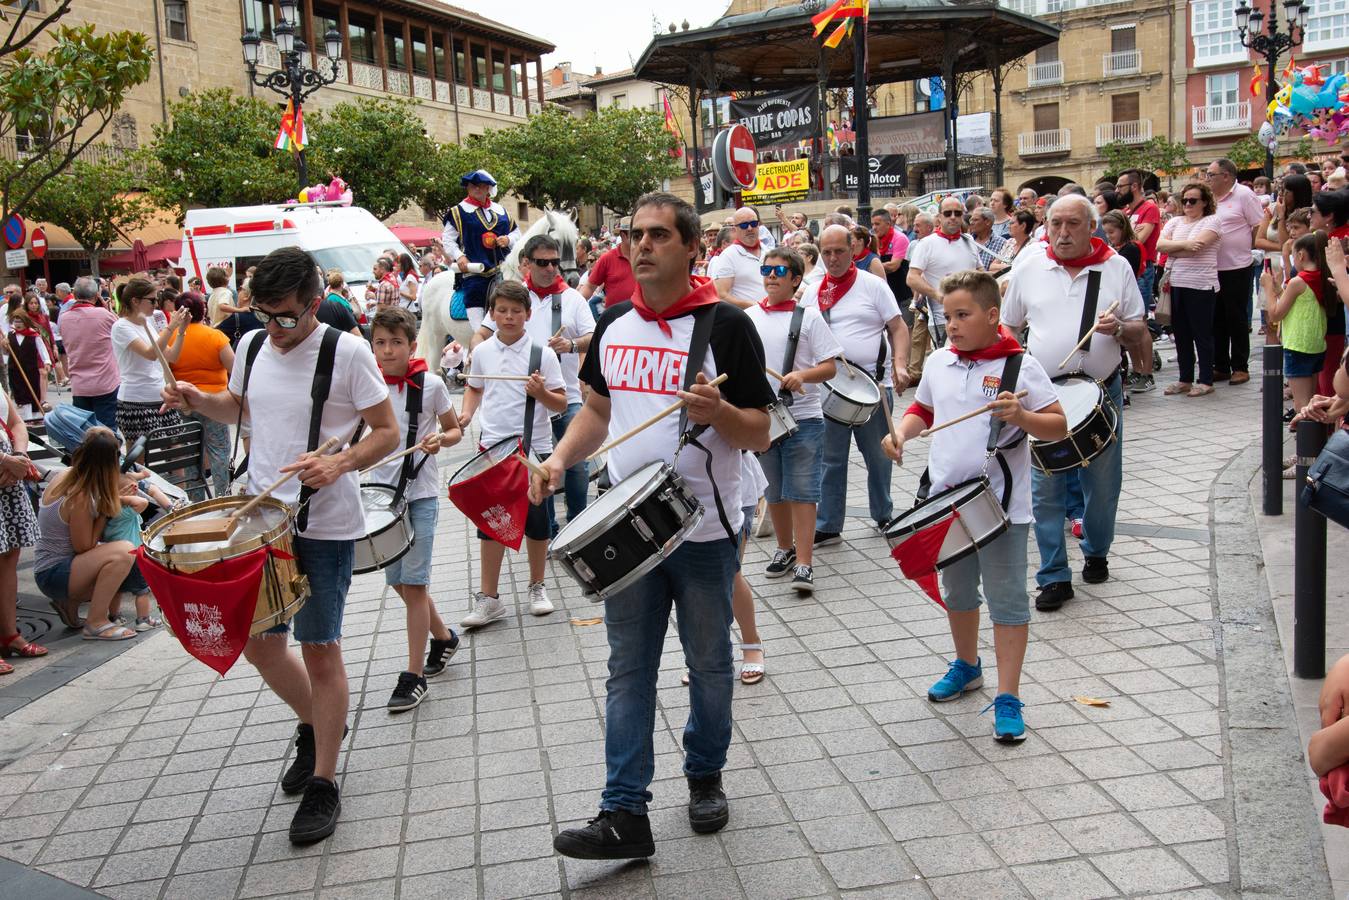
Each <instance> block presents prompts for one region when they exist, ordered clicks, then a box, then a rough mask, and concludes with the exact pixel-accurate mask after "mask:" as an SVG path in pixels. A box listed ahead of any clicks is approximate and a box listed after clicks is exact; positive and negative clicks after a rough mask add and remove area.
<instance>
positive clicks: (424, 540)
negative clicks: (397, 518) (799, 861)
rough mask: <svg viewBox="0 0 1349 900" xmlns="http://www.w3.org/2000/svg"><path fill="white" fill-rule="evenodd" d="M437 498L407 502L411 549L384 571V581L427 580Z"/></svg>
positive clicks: (436, 513) (412, 582)
mask: <svg viewBox="0 0 1349 900" xmlns="http://www.w3.org/2000/svg"><path fill="white" fill-rule="evenodd" d="M439 512H440V498H438V497H423V498H421V499H420V500H413V501H411V502H409V503H408V513H407V515H408V524H410V525H411V526H412V549H411V550H409V551H408V552H407V553H405V554H404V555H403V558H402V559H400V560H398V561H397V562H395V563H394V564H393V565H391V566H389V567H388V568H387V569H385V570H384V583H385V584H412V585H420V586H425V585H429V584H430V583H431V548H432V547H433V546H435V542H436V519H437V517H438V516H439Z"/></svg>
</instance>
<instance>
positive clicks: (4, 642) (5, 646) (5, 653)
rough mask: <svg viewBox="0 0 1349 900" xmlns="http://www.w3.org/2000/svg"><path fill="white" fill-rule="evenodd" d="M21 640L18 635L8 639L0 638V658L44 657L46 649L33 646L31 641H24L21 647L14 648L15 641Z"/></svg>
mask: <svg viewBox="0 0 1349 900" xmlns="http://www.w3.org/2000/svg"><path fill="white" fill-rule="evenodd" d="M22 640H23V638H22V637H21V636H19V635H18V634H11V635H10V636H9V637H0V657H5V658H8V657H11V656H22V657H24V658H26V659H33V658H35V657H38V656H46V655H47V648H46V647H43V646H41V645H40V644H34V643H32V642H31V641H24V644H23V646H22V647H15V646H14V642H15V641H22Z"/></svg>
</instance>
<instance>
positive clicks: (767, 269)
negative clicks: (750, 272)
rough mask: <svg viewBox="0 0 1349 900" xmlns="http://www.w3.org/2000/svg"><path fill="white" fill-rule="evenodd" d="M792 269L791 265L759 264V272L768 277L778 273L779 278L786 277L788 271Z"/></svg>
mask: <svg viewBox="0 0 1349 900" xmlns="http://www.w3.org/2000/svg"><path fill="white" fill-rule="evenodd" d="M790 271H791V267H789V266H782V265H778V266H759V274H760V275H762V276H764V277H765V278H767V277H768V276H769V275H776V276H778V277H779V278H786V277H787V273H788V272H790Z"/></svg>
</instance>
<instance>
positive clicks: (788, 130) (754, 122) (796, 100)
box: [731, 87, 819, 150]
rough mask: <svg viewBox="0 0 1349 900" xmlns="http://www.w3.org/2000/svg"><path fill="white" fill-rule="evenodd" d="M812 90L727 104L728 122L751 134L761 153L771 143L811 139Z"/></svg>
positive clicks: (813, 101)
mask: <svg viewBox="0 0 1349 900" xmlns="http://www.w3.org/2000/svg"><path fill="white" fill-rule="evenodd" d="M818 99H819V98H818V95H817V94H816V91H815V88H814V87H805V88H799V89H797V90H794V91H782V92H780V93H776V94H764V95H762V96H760V97H748V98H746V99H743V100H732V101H731V121H733V122H735V121H738V122H739V123H740V124H741V125H744V126H745V127H746V128H748V129H749V131H750V134H752V135H754V146H755V147H757V148H758V149H760V150H762V149H764V148H765V147H771V146H773V145H775V144H795V143H797V142H798V141H804V140H808V139H810V138H812V137H814V136H815V130H816V128H815V123H816V119H817V113H816V109H815V106H816V101H817V100H818Z"/></svg>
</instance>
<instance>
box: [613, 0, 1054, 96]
mask: <svg viewBox="0 0 1349 900" xmlns="http://www.w3.org/2000/svg"><path fill="white" fill-rule="evenodd" d="M823 8H824V6H821V7H820V9H823ZM812 15H814V13H813V12H807V11H805V10H804V9H802V7H801V6H800V5H799V4H791V5H789V6H778V7H774V8H772V9H767V10H763V11H761V12H750V13H742V14H740V15H735V16H725V17H723V18H720V19H718V20H717V21H715V22H713V23H712V24H711V25H709V26H707V27H706V28H696V29H690V30H689V31H678V32H673V33H669V34H658V35H656V36H655V37H654V38H652V40H651V44H650V45H649V46H648V47H647V48H646V52H645V53H643V54H642V58H641V59H640V60H638V62H637V65H636V66H635V67H634V70H633V71H634V73H635V74H636V75H637V77H639V78H644V79H646V80H648V81H654V82H658V83H661V84H681V85H682V84H688V83H689V69H690V66H694V67H698V68H700V67H703V66H707V65H709V64H710V65H711V66H712V67H713V69H714V71H715V76H716V86H717V88H718V89H719V90H726V91H734V90H739V91H766V90H777V89H782V88H794V87H801V86H802V85H803V84H807V83H810V82H812V81H814V80H815V77H814V76H815V74H816V72H817V66H818V64H819V60H820V53H821V47H822V40H823V39H822V38H816V37H814V34H813V26H812V25H811V23H810V19H811V16H812ZM948 32H949V33H950V34H952V35H953V36H954V37H955V38H956V42H957V47H956V65H955V71H956V72H966V71H973V70H976V69H984V68H987V67H988V65H989V53H990V51H991V52H992V55H993V62H994V64H997V65H1000V64H1002V63H1004V62H1007V61H1009V60H1013V59H1016V58H1018V57H1021V56H1025V55H1026V54H1027V53H1029V52H1031V51H1032V50H1034V49H1036V48H1037V47H1043V46H1044V45H1046V44H1051V43H1053V42H1054V41H1056V40H1058V37H1059V29H1058V28H1057V27H1055V26H1053V25H1050V24H1049V23H1047V22H1042V21H1040V20H1038V19H1034V18H1031V17H1030V16H1025V15H1022V14H1020V13H1016V12H1012V11H1011V10H1009V9H1005V8H1003V7H1001V6H998V5H996V4H995V3H992V2H988V0H976V2H968V0H966V2H962V0H871V16H870V24H869V26H868V31H867V38H868V39H867V46H868V56H869V60H868V62H869V65H868V70H867V81H868V82H869V83H870V84H888V83H891V82H896V81H911V80H913V79H916V78H922V77H924V76H928V75H935V74H939V73H940V72H941V70H942V53H943V50H944V47H945V43H946V41H945V38H946V34H947V33H948ZM823 53H824V57H823V61H824V65H825V71H826V78H827V81H828V83H829V84H830V85H832V86H838V87H842V86H848V85H851V84H852V75H853V52H852V42H851V41H844V42H843V44H841V45H840V46H839V47H838V49H836V50H824V51H823ZM699 81H700V82H702V83H704V84H706V82H707V78H706V76H705V75H700V76H699Z"/></svg>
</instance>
